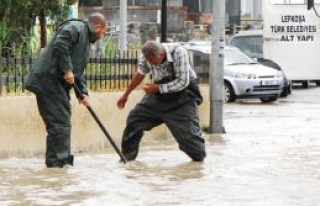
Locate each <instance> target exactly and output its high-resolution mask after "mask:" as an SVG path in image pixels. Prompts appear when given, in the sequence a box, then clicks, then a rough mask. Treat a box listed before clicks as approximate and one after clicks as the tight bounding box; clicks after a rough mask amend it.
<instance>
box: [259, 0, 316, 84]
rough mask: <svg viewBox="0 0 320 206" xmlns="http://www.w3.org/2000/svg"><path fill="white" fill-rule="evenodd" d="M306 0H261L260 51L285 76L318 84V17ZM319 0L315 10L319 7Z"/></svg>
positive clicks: (293, 79) (305, 82)
mask: <svg viewBox="0 0 320 206" xmlns="http://www.w3.org/2000/svg"><path fill="white" fill-rule="evenodd" d="M307 2H308V1H307V0H263V1H262V14H263V53H264V57H265V58H268V59H272V60H273V61H275V62H277V63H278V64H279V65H280V67H281V68H282V70H283V71H284V72H285V74H286V76H287V77H288V79H290V80H292V81H301V82H303V86H304V87H308V86H309V82H310V81H314V82H316V84H317V85H320V58H319V57H320V28H319V25H320V18H319V17H317V15H316V13H315V11H314V10H313V9H312V10H308V9H307ZM319 4H320V0H315V10H316V11H318V12H319V11H320V5H319Z"/></svg>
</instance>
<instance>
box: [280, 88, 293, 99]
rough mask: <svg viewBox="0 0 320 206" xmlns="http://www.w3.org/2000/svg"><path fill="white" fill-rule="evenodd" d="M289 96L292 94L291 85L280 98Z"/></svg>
mask: <svg viewBox="0 0 320 206" xmlns="http://www.w3.org/2000/svg"><path fill="white" fill-rule="evenodd" d="M289 94H291V88H290V85H287V86H286V87H285V88H284V89H283V91H282V92H281V94H280V97H287V96H288V95H289Z"/></svg>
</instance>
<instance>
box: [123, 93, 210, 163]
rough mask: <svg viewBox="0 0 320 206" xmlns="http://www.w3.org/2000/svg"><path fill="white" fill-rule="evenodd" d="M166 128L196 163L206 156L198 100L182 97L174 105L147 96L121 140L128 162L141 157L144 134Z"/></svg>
mask: <svg viewBox="0 0 320 206" xmlns="http://www.w3.org/2000/svg"><path fill="white" fill-rule="evenodd" d="M162 123H164V124H166V126H167V127H168V128H169V130H170V131H171V133H172V135H173V136H174V138H175V139H176V141H177V142H178V144H179V149H180V150H182V151H183V152H185V153H186V154H187V155H188V156H189V157H190V158H191V159H192V160H194V161H203V159H204V158H205V156H206V152H205V145H204V139H203V138H202V137H201V131H200V127H199V115H198V105H197V103H196V100H195V98H193V97H190V96H187V95H186V94H184V95H182V96H181V95H180V96H179V97H177V98H176V99H174V100H173V101H171V100H170V101H162V99H161V97H160V98H159V96H157V95H146V96H145V97H144V98H143V99H142V101H141V102H140V103H139V104H137V105H136V107H135V108H134V109H133V110H132V111H131V112H130V114H129V116H128V118H127V125H126V128H125V130H124V133H123V137H122V143H121V147H122V152H123V154H124V155H125V157H126V158H127V159H128V160H134V159H135V158H136V157H137V155H138V150H139V144H140V140H141V138H142V136H143V132H144V131H149V130H150V129H152V128H153V127H156V126H158V125H160V124H162Z"/></svg>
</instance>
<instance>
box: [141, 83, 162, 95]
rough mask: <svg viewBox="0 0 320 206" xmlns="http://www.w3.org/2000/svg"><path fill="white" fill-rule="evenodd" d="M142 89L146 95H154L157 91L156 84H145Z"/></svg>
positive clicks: (157, 86)
mask: <svg viewBox="0 0 320 206" xmlns="http://www.w3.org/2000/svg"><path fill="white" fill-rule="evenodd" d="M143 89H144V91H145V92H146V93H147V94H154V93H156V92H158V91H159V85H158V84H145V85H143Z"/></svg>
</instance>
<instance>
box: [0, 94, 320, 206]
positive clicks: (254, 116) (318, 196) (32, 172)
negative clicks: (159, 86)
mask: <svg viewBox="0 0 320 206" xmlns="http://www.w3.org/2000/svg"><path fill="white" fill-rule="evenodd" d="M293 92H294V93H293V94H292V95H291V96H290V97H288V98H285V99H281V100H280V101H278V102H276V103H274V104H261V103H260V102H256V101H246V102H238V103H234V104H227V105H225V106H224V120H223V121H224V126H225V128H226V131H227V133H226V134H221V135H211V136H210V135H206V136H205V138H206V148H207V154H208V156H207V158H206V160H205V162H204V163H194V162H191V161H190V160H189V158H188V157H187V156H186V155H185V154H184V153H182V152H180V151H179V150H178V148H177V144H176V143H175V141H174V140H172V139H167V140H157V141H158V142H155V141H154V140H153V141H152V142H148V141H144V142H143V143H142V145H141V151H140V154H139V156H138V159H137V161H133V162H130V163H127V164H123V163H119V162H118V161H119V157H118V155H117V154H116V153H115V152H114V151H113V150H112V149H110V150H108V151H106V152H105V153H103V154H101V153H100V154H96V153H92V154H89V153H85V154H84V153H79V154H75V155H76V159H75V166H74V167H68V168H63V169H47V168H45V166H44V164H43V162H44V160H43V158H42V157H39V158H33V159H30V158H29V159H21V158H8V159H1V160H0V205H1V206H29V205H30V206H40V205H41V206H42V205H43V206H48V205H50V206H55V205H57V206H101V205H108V206H109V205H110V206H113V205H120V206H127V205H128V206H140V205H142V206H162V205H164V206H167V205H170V206H171V205H174V206H176V205H179V206H180V205H183V206H185V205H186V206H189V205H190V206H192V205H195V206H202V205H205V206H207V205H208V206H212V205H216V206H318V205H319V202H320V136H319V132H320V128H319V125H320V89H319V88H311V89H308V90H294V91H293Z"/></svg>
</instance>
